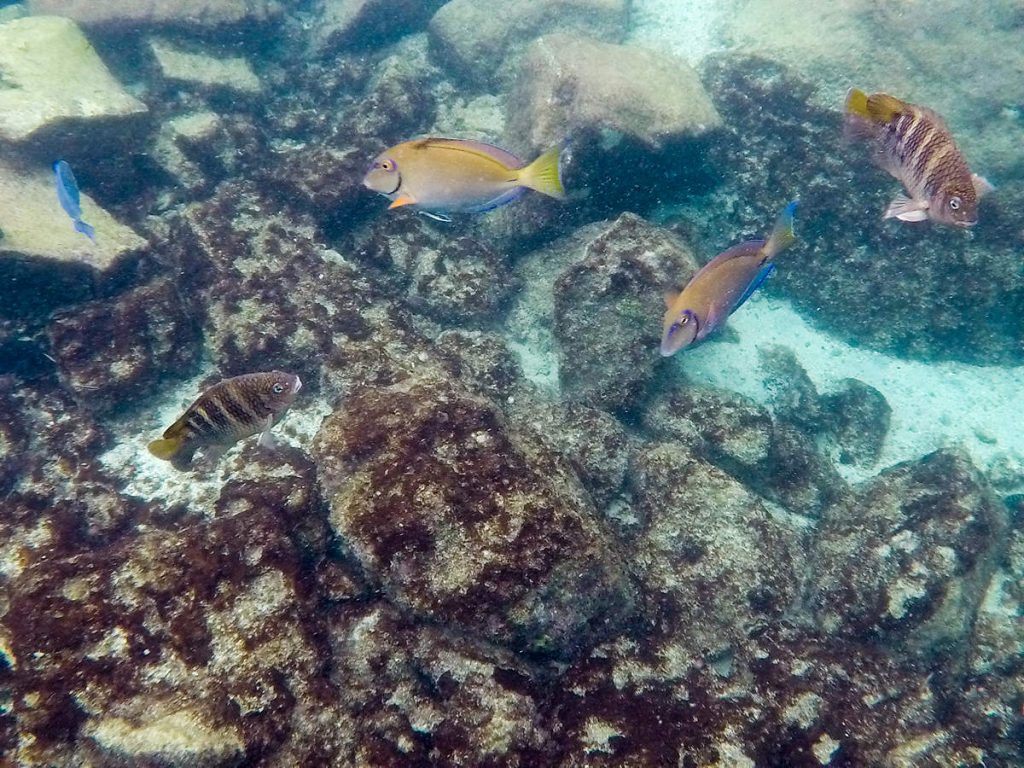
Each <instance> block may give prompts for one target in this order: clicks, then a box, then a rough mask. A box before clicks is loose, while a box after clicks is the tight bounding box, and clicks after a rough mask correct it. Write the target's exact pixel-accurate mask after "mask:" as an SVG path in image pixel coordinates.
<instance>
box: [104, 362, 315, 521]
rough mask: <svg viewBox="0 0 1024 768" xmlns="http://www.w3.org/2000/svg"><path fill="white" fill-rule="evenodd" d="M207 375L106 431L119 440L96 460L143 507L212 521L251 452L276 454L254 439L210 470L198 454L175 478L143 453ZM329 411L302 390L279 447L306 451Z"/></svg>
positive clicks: (277, 434)
mask: <svg viewBox="0 0 1024 768" xmlns="http://www.w3.org/2000/svg"><path fill="white" fill-rule="evenodd" d="M208 375H209V373H208V372H207V373H203V374H200V375H198V376H196V377H195V378H192V379H189V380H187V381H184V382H181V383H179V384H177V385H176V386H174V387H173V388H171V389H168V390H167V391H166V392H165V393H163V394H162V395H160V396H159V397H157V398H154V399H153V401H152V404H151V407H149V408H142V409H140V411H139V412H137V413H135V414H132V415H130V416H126V417H124V418H122V419H119V420H117V421H114V422H112V423H110V424H109V425H108V426H109V427H110V429H111V431H112V432H113V433H114V434H115V435H119V436H121V440H120V441H119V442H118V444H117V445H115V446H114V447H113V448H112V449H110V450H109V451H107V452H106V453H104V454H102V455H101V456H100V463H101V464H102V465H103V466H104V468H105V469H107V470H108V471H109V472H111V473H112V474H113V475H115V476H116V477H119V478H122V479H125V480H127V484H126V485H125V487H124V489H123V491H124V493H126V494H128V495H131V496H138V497H139V498H141V499H143V500H145V501H147V502H153V501H162V502H166V503H168V504H178V503H182V504H187V505H188V507H189V509H190V510H191V511H192V512H193V513H194V514H199V515H204V516H207V517H212V516H213V514H214V506H215V504H216V502H217V498H218V497H219V496H220V491H221V488H222V487H223V485H224V483H225V482H227V481H228V480H229V479H230V478H231V475H232V473H233V472H235V471H237V469H238V468H239V466H240V463H244V462H245V461H247V460H248V458H250V457H251V456H253V455H254V454H253V452H255V451H273V450H275V449H274V448H263V447H260V446H258V445H257V444H256V442H257V439H258V436H256V435H254V436H253V437H250V438H247V439H245V440H242V441H240V442H238V443H236V444H235V445H234V446H232V447H231V449H230V450H229V451H228V452H227V453H226V454H224V456H223V457H222V458H221V459H220V460H219V461H217V462H216V463H215V464H213V466H210V465H209V464H208V463H205V462H204V461H203V458H202V453H201V452H200V453H199V454H197V455H196V459H195V460H194V461H193V467H194V469H193V470H192V471H188V472H179V471H178V470H176V469H175V468H174V467H172V466H171V465H170V463H168V462H166V461H163V460H161V459H158V458H156V457H155V456H153V455H152V454H151V453H150V452H149V451H148V450H147V448H146V446H147V445H148V444H149V441H151V440H155V439H157V438H158V437H160V435H161V434H162V433H163V431H164V430H165V429H167V427H169V426H170V425H171V424H173V423H174V421H175V420H176V419H177V418H178V417H179V416H181V414H182V413H183V412H184V411H185V409H186V408H187V407H188V406H189V404H191V403H192V401H193V400H195V398H196V397H198V395H199V393H200V391H201V390H200V382H202V380H203V379H204V378H205V377H206V376H208ZM330 411H331V409H330V406H329V405H328V404H327V403H326V402H325V401H324V400H322V399H320V398H317V397H315V396H309V395H308V394H307V392H306V390H305V388H303V390H300V391H299V394H298V399H297V401H296V403H295V405H293V406H292V407H291V408H289V409H288V412H287V413H286V414H285V417H284V419H283V420H282V421H281V422H280V423H279V424H277V425H276V426H275V427H274V429H273V435H274V439H275V441H276V442H277V444H279V445H285V444H289V445H293V446H298V447H305V446H308V445H309V443H310V442H311V441H312V439H313V436H314V435H315V434H316V432H317V430H318V429H319V428H320V423H321V422H322V421H323V419H324V417H325V416H326V415H328V414H329V413H330Z"/></svg>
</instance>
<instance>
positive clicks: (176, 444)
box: [148, 438, 182, 461]
mask: <svg viewBox="0 0 1024 768" xmlns="http://www.w3.org/2000/svg"><path fill="white" fill-rule="evenodd" d="M181 443H182V441H181V440H175V439H174V438H170V439H167V438H161V439H159V440H154V441H153V442H151V443H150V444H149V446H148V448H149V452H150V453H152V454H153V455H154V456H156V457H157V458H158V459H163V460H164V461H171V460H172V459H173V458H174V455H175V454H176V453H177V452H178V450H179V449H180V448H181Z"/></svg>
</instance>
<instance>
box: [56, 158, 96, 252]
mask: <svg viewBox="0 0 1024 768" xmlns="http://www.w3.org/2000/svg"><path fill="white" fill-rule="evenodd" d="M53 180H54V183H55V184H56V186H57V200H58V202H60V207H61V208H63V209H64V213H66V214H67V215H68V216H70V217H71V221H72V222H74V226H75V231H76V232H81V233H82V234H83V235H85V236H86V237H88V238H89V239H90V240H95V239H96V230H95V229H94V228H93V227H92V225H90V224H86V223H85V222H84V221H82V201H81V196H80V194H79V192H78V182H77V181H75V174H73V173H72V172H71V166H70V165H68V164H67V161H66V160H58V161H57V162H55V163H54V164H53Z"/></svg>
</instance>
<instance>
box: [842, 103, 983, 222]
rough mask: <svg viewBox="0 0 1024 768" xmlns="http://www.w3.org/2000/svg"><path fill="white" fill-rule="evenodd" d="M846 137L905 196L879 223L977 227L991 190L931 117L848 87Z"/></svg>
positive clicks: (933, 115) (909, 106)
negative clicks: (865, 149) (860, 145)
mask: <svg viewBox="0 0 1024 768" xmlns="http://www.w3.org/2000/svg"><path fill="white" fill-rule="evenodd" d="M845 132H846V135H847V136H848V137H852V138H860V139H866V140H867V141H868V142H869V143H870V144H871V146H872V156H873V158H874V161H875V162H876V163H877V164H878V165H879V166H881V167H882V168H884V169H885V170H886V171H888V172H889V173H890V174H891V175H893V176H894V177H896V178H897V179H899V181H900V183H901V184H902V185H903V187H904V189H906V191H907V194H906V195H904V194H899V195H897V196H896V198H895V199H894V200H893V201H892V202H891V203H889V207H888V208H886V210H885V213H884V214H883V216H882V218H883V219H889V218H893V217H895V218H897V219H900V220H901V221H924V220H925V219H931V220H932V221H938V222H941V223H943V224H952V225H953V226H956V227H973V226H974V225H975V224H977V223H978V201H979V200H980V199H981V197H982V196H983V195H985V194H987V193H988V192H991V191H992V190H993V189H994V187H993V186H992V185H991V184H989V183H988V182H987V181H986V180H985V179H984V178H982V177H981V176H978V175H977V174H975V173H971V169H970V168H969V167H968V166H967V161H966V160H965V159H964V156H963V154H962V153H961V152H960V149H959V148H958V147H957V145H956V142H955V141H953V135H952V134H951V133H950V132H949V129H948V128H947V127H946V124H945V122H943V120H942V118H941V117H939V116H938V115H937V114H936V113H935V112H933V111H932V110H930V109H928V108H926V107H919V106H917V105H916V104H908V103H907V102H905V101H901V100H900V99H897V98H896V97H895V96H890V95H889V94H887V93H873V94H871V95H870V96H868V95H867V94H866V93H864V92H863V91H859V90H857V89H856V88H851V89H850V91H849V93H847V94H846V116H845Z"/></svg>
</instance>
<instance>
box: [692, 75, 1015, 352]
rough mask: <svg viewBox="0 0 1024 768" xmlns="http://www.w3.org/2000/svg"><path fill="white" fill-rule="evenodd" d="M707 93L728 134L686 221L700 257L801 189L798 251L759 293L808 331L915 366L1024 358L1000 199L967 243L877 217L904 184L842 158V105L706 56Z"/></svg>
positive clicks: (941, 230) (864, 162) (861, 159)
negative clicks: (809, 326)
mask: <svg viewBox="0 0 1024 768" xmlns="http://www.w3.org/2000/svg"><path fill="white" fill-rule="evenodd" d="M705 86H706V87H707V88H708V90H709V91H711V92H713V93H714V94H715V95H716V106H717V108H718V110H719V112H720V113H721V114H722V117H723V119H724V120H725V125H726V129H725V132H724V133H723V134H722V136H721V140H717V138H716V140H714V141H713V143H712V146H711V147H710V148H709V150H708V156H709V162H710V163H711V164H712V165H713V166H714V167H715V168H716V170H717V172H718V174H719V175H720V178H721V179H722V180H723V181H722V184H720V185H719V186H718V187H717V188H716V189H715V190H714V191H713V192H712V193H711V194H710V195H708V196H706V197H704V198H702V200H701V202H700V203H699V206H700V210H701V214H700V216H699V217H695V218H693V219H692V220H689V221H688V222H687V227H686V232H687V237H688V239H692V240H693V242H694V245H695V247H696V248H697V249H698V250H699V251H705V250H706V251H709V252H713V251H714V250H715V249H716V248H717V247H720V246H721V245H722V244H727V243H730V242H738V241H740V240H743V239H746V238H747V237H749V236H750V235H751V234H752V233H756V232H759V231H761V230H762V229H763V227H764V222H765V221H770V220H771V219H772V218H773V217H774V216H775V215H776V213H777V209H778V206H779V205H781V204H782V202H783V201H785V200H787V199H790V198H791V197H792V196H793V195H794V194H795V193H796V192H799V195H800V198H801V206H800V213H799V214H798V221H797V235H798V237H799V238H800V239H799V244H798V245H797V246H796V247H795V248H794V250H793V252H792V255H789V254H787V255H786V257H785V259H784V260H785V264H783V262H782V260H780V262H779V269H778V272H777V274H776V276H775V277H774V278H773V279H772V280H771V281H770V282H769V284H768V285H767V286H766V288H767V290H768V291H769V292H779V293H782V294H784V295H786V296H787V297H789V298H790V299H791V300H792V301H793V303H794V305H795V307H796V308H797V310H798V311H799V312H800V313H801V314H802V315H803V316H805V317H806V318H807V319H808V321H809V322H811V323H813V324H814V325H816V326H818V327H820V328H823V329H824V330H827V331H828V332H830V333H832V334H834V335H836V336H837V337H839V338H842V339H844V340H845V341H847V342H848V343H850V344H853V345H855V346H861V347H868V348H873V349H878V350H882V351H885V352H887V353H890V354H895V355H900V356H906V357H912V358H917V359H922V360H960V361H964V362H969V363H975V364H997V363H1010V362H1020V361H1021V360H1024V344H1022V343H1021V337H1022V334H1021V321H1020V318H1021V317H1022V316H1024V310H1022V308H1024V274H1022V273H1021V271H1020V270H1019V269H1018V267H1019V263H1020V254H1019V243H1020V234H1019V231H1020V225H1019V222H1014V221H1012V219H1013V217H1012V216H1010V215H1009V213H1008V211H1009V210H1010V208H1008V209H1007V210H1006V211H1004V210H1003V209H1002V205H1003V203H1002V202H1001V201H1000V199H999V195H992V200H991V201H989V200H988V199H986V200H985V201H983V202H982V205H981V212H980V219H981V221H980V223H979V224H978V226H977V227H975V228H974V229H973V230H972V232H971V235H970V236H969V237H967V236H963V233H959V235H960V236H957V235H958V233H957V232H955V231H950V229H949V228H948V227H942V226H935V225H932V224H929V223H926V224H922V225H914V224H909V223H906V222H900V221H895V220H889V221H883V220H882V218H881V217H882V212H883V211H884V210H885V207H886V204H887V202H888V201H889V200H891V199H892V197H893V196H894V195H895V194H896V192H897V191H898V189H899V183H898V182H897V181H896V180H895V179H893V178H891V177H890V176H889V175H888V174H886V173H885V172H884V171H881V170H880V169H878V168H876V167H874V166H873V165H872V164H871V163H870V161H869V159H868V158H867V157H866V156H865V154H864V153H863V152H861V151H859V149H860V148H853V147H850V148H847V149H846V150H842V146H841V143H842V130H841V127H840V123H839V116H838V113H837V111H836V109H837V108H838V101H837V104H836V108H835V109H825V108H822V107H818V106H815V104H814V103H813V99H812V97H811V96H812V94H813V92H814V85H813V84H812V83H811V82H809V81H806V80H803V79H801V78H800V77H799V76H798V75H797V74H796V73H795V72H794V71H793V70H790V69H787V68H786V67H784V66H782V65H779V64H778V63H776V62H772V61H769V60H766V59H761V58H754V57H748V56H738V55H722V56H717V57H713V58H711V59H709V60H708V62H707V64H706V67H705ZM837 98H838V97H837ZM840 150H842V151H840ZM810 167H813V168H815V169H816V172H815V173H814V174H812V175H811V176H808V174H807V169H808V168H810ZM694 204H695V203H694V202H693V200H690V201H689V202H688V203H687V205H688V206H690V205H694ZM1012 204H1013V200H1012V199H1009V198H1007V199H1006V205H1012Z"/></svg>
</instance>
